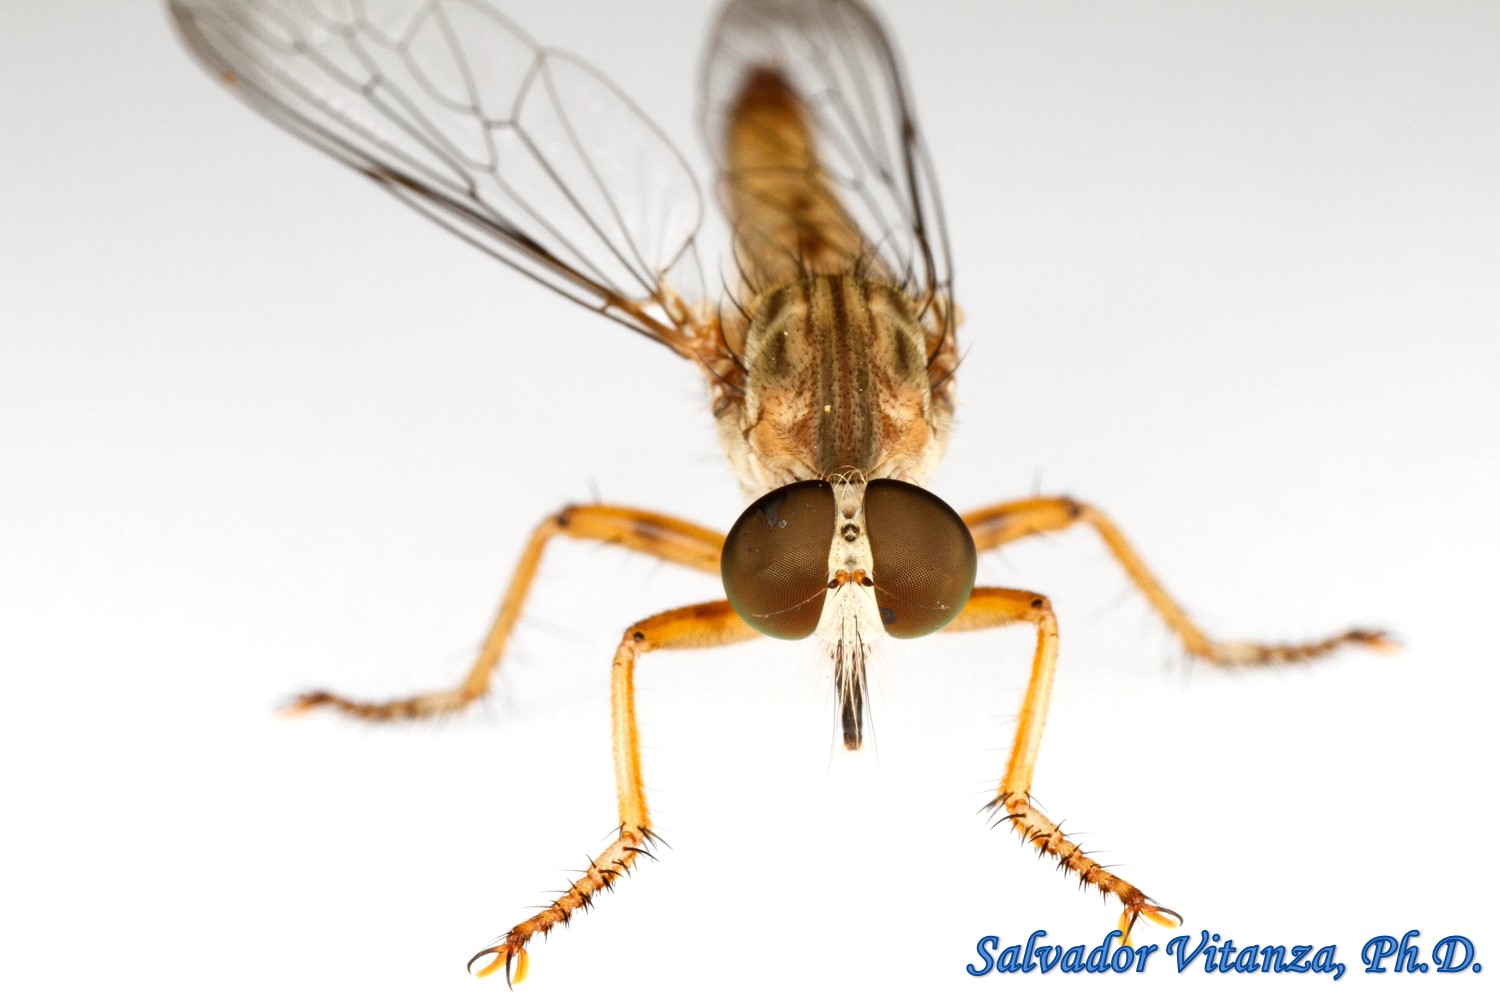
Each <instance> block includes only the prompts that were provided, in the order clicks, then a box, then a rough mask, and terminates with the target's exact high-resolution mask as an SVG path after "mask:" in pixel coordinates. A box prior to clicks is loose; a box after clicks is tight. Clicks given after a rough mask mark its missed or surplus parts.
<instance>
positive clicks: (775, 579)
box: [719, 479, 836, 639]
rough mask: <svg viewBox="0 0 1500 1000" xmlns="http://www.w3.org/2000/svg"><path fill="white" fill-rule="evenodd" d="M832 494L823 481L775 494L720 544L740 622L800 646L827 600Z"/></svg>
mask: <svg viewBox="0 0 1500 1000" xmlns="http://www.w3.org/2000/svg"><path fill="white" fill-rule="evenodd" d="M835 520H836V518H835V512H834V500H833V487H832V486H830V485H828V483H826V482H824V481H823V480H821V479H814V480H808V481H806V482H801V483H792V484H790V485H788V486H783V487H781V488H780V489H775V490H772V491H771V492H770V493H767V494H766V495H765V496H763V497H761V498H760V499H759V500H757V501H755V502H754V503H753V504H751V505H750V507H749V509H748V510H746V511H745V513H743V514H741V515H740V519H739V520H738V521H736V522H734V527H733V528H730V529H729V534H728V536H727V537H726V538H725V539H724V554H723V558H721V559H720V560H719V565H720V568H721V571H722V573H723V576H724V593H725V595H726V596H728V598H729V603H730V605H731V606H732V607H733V608H734V610H735V613H736V614H738V615H739V616H740V617H741V618H743V619H744V620H745V623H746V624H747V625H749V626H750V627H751V628H753V629H755V630H756V631H759V632H764V633H765V634H766V635H769V636H771V637H772V638H773V639H805V638H807V637H808V636H810V635H812V634H813V631H814V630H815V629H816V628H817V627H818V619H819V618H820V617H822V615H823V601H824V598H825V597H827V595H828V555H829V552H830V550H831V549H832V548H833V531H834V521H835Z"/></svg>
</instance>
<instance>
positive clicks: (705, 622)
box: [469, 601, 760, 984]
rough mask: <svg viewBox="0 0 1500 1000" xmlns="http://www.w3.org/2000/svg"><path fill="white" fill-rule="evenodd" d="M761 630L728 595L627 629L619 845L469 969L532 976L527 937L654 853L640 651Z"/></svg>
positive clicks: (727, 640) (619, 692)
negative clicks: (639, 716) (638, 706)
mask: <svg viewBox="0 0 1500 1000" xmlns="http://www.w3.org/2000/svg"><path fill="white" fill-rule="evenodd" d="M759 635H760V633H759V632H757V631H755V630H754V629H752V628H751V627H750V626H749V625H746V624H745V623H744V622H743V621H742V620H741V619H740V616H739V615H737V614H735V612H734V609H733V608H731V607H730V606H729V602H728V601H713V602H710V603H707V604H694V605H692V606H690V607H686V608H678V609H677V610H675V611H666V612H663V613H661V614H659V615H653V616H652V617H650V618H647V619H644V620H643V621H639V622H637V623H636V624H634V625H632V626H630V627H629V628H628V629H626V630H625V635H624V637H623V638H622V639H621V640H620V645H619V647H618V648H616V650H615V659H614V665H613V666H612V667H611V669H610V682H609V705H610V726H611V732H612V734H613V747H614V758H615V793H616V795H617V796H618V798H619V811H620V826H619V831H618V833H617V835H616V837H615V840H614V842H613V843H611V844H610V845H609V846H608V847H606V848H605V849H604V851H603V852H602V853H601V854H599V855H598V856H597V857H596V858H594V859H593V860H592V861H591V862H590V864H589V866H588V868H587V870H585V871H584V873H583V874H582V875H580V876H579V877H578V879H576V880H575V881H574V882H573V884H572V885H570V886H569V887H568V889H567V891H566V892H564V893H563V894H562V895H561V896H559V897H558V898H557V900H556V901H555V902H553V904H552V905H551V906H549V907H547V908H546V909H545V910H542V911H541V912H540V913H538V914H537V915H536V916H534V917H532V918H531V919H529V920H523V921H522V922H521V923H519V924H517V925H516V926H515V927H512V928H511V929H510V931H508V932H507V933H506V934H505V936H504V937H502V938H501V939H500V941H499V943H497V944H495V945H492V946H491V947H489V948H486V949H484V950H483V951H481V952H480V953H479V954H477V955H475V956H474V957H473V958H471V959H469V968H470V969H471V970H472V969H474V965H475V963H477V962H479V961H480V960H481V959H485V958H488V961H487V962H486V963H485V964H484V965H483V966H481V967H480V968H479V969H478V970H477V974H478V975H481V976H487V975H489V974H490V973H492V972H494V971H495V970H496V969H499V968H501V967H504V969H505V978H506V980H507V982H510V983H512V984H514V983H517V982H520V981H521V979H522V978H524V977H525V975H526V968H527V964H528V960H527V955H526V943H527V942H528V941H529V940H530V939H531V938H532V937H534V936H535V935H537V934H541V935H543V936H545V935H546V934H548V933H550V932H551V931H552V929H553V928H555V927H557V926H558V925H559V924H566V923H567V922H568V921H569V920H571V919H572V917H573V914H574V913H576V912H577V911H578V910H580V909H586V908H588V907H589V906H590V905H592V902H593V899H594V897H595V896H596V895H597V894H598V893H599V891H600V890H601V889H607V888H610V887H611V886H613V885H614V883H615V882H616V880H618V879H619V878H620V877H621V876H623V875H625V873H627V872H628V871H630V869H631V867H632V866H634V864H635V862H636V859H637V858H638V857H640V855H642V854H645V855H647V856H648V857H649V856H650V853H651V845H652V844H653V843H654V837H653V834H652V832H651V815H650V813H649V812H648V811H647V809H646V791H645V787H644V785H643V784H642V782H641V751H640V734H639V733H638V732H637V730H636V721H635V665H636V660H637V659H639V658H640V656H641V654H642V653H650V652H654V651H655V650H659V649H705V648H711V647H716V646H728V645H730V644H732V643H736V642H744V641H745V640H747V639H754V638H757V637H758V636H759Z"/></svg>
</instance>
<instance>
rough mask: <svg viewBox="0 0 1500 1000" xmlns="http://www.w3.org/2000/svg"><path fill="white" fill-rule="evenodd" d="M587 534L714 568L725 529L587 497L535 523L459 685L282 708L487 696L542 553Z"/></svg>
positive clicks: (362, 713)
mask: <svg viewBox="0 0 1500 1000" xmlns="http://www.w3.org/2000/svg"><path fill="white" fill-rule="evenodd" d="M559 535H561V536H563V537H566V538H577V539H586V540H591V541H596V542H605V543H607V544H610V545H620V546H624V547H625V548H627V549H632V550H634V551H636V552H642V553H645V554H646V555H649V556H655V557H656V558H658V559H663V560H665V561H667V562H671V563H676V564H678V565H679V566H687V567H688V568H690V569H698V570H703V571H704V572H705V573H718V572H719V552H720V550H722V549H723V547H724V536H723V535H721V534H719V533H718V532H716V531H710V530H709V529H707V528H700V527H698V526H697V525H695V524H690V523H688V522H687V521H680V520H678V519H677V518H675V517H667V516H665V515H663V514H653V513H651V512H650V511H645V510H634V509H632V508H629V507H606V506H601V505H589V506H580V507H567V508H564V509H563V510H561V511H559V512H558V513H556V514H554V515H552V516H551V517H549V518H547V519H546V520H545V521H543V522H542V523H541V524H539V525H537V527H536V530H535V531H533V532H532V533H531V539H530V540H529V541H528V542H527V543H526V548H525V549H524V550H523V551H522V553H521V558H520V560H519V561H518V562H517V564H516V569H515V572H514V573H513V574H512V575H511V580H510V587H509V588H507V590H506V591H505V597H504V599H502V600H501V602H500V610H499V611H498V612H496V614H495V620H494V623H493V624H491V625H490V631H489V635H488V636H486V637H485V640H484V645H483V647H481V648H480V650H479V655H478V657H477V658H476V659H475V661H474V665H473V666H472V667H470V668H469V673H468V675H467V676H466V677H465V678H464V679H463V682H462V683H460V684H459V685H458V686H457V687H454V688H449V689H445V690H441V691H432V692H428V693H426V694H419V695H415V696H413V697H410V698H400V699H397V700H394V701H374V702H371V701H354V700H352V699H349V698H345V697H343V696H342V695H337V694H331V693H329V692H327V691H309V692H307V693H306V694H302V695H299V696H297V698H296V699H294V700H293V701H292V703H291V704H290V705H288V706H287V709H286V711H287V712H288V713H289V714H298V713H301V712H304V711H306V710H308V709H310V708H315V707H318V706H327V707H328V708H332V709H335V710H337V711H340V712H344V713H346V714H348V715H353V716H356V717H358V718H361V719H368V720H371V721H388V720H391V719H418V718H425V717H429V716H434V715H443V714H446V713H449V712H456V711H458V710H459V709H461V708H463V707H465V706H466V705H468V704H469V703H471V702H473V701H475V700H477V699H479V698H481V697H483V696H484V693H485V692H486V691H488V690H489V687H490V684H491V682H492V681H493V680H494V676H495V671H496V667H497V666H498V665H499V663H500V657H501V655H502V654H503V653H504V652H505V644H506V641H507V640H509V639H510V634H511V631H512V630H513V629H514V628H515V625H516V620H517V619H518V618H519V617H520V616H521V607H522V606H523V605H524V604H525V603H526V595H527V594H528V593H529V592H530V590H531V584H532V581H533V580H535V578H536V571H537V567H538V565H539V564H540V563H541V561H542V550H543V549H545V548H546V546H547V543H548V542H549V541H551V540H552V539H553V538H556V537H557V536H559Z"/></svg>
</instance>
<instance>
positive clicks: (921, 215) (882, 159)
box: [703, 0, 953, 346]
mask: <svg viewBox="0 0 1500 1000" xmlns="http://www.w3.org/2000/svg"><path fill="white" fill-rule="evenodd" d="M703 92H704V101H705V106H704V112H703V115H704V127H705V130H706V132H707V134H708V139H709V142H710V144H711V145H712V147H713V148H714V150H715V151H716V153H717V155H718V157H719V186H720V194H721V197H722V199H723V202H724V206H725V210H726V212H727V213H728V215H729V219H730V223H731V225H732V226H733V227H734V231H735V256H736V261H737V263H738V265H739V269H740V273H741V275H742V277H743V279H744V285H745V286H746V288H747V290H748V291H749V292H750V293H751V294H752V295H753V294H754V293H756V292H759V291H766V290H769V289H770V288H773V287H775V286H777V285H780V284H786V283H788V282H790V281H794V280H797V279H798V278H800V277H801V276H803V275H806V274H809V273H812V274H826V273H850V272H851V271H853V272H855V273H860V274H863V275H864V276H865V277H867V278H869V279H871V280H876V281H884V282H888V283H890V284H893V285H896V286H898V287H900V288H901V289H902V290H903V291H905V292H906V293H907V295H908V296H909V297H911V299H912V300H913V301H914V302H916V303H917V304H918V306H919V307H920V308H921V310H922V312H923V314H924V318H925V320H926V322H927V323H928V324H929V329H930V330H931V331H932V332H933V333H934V334H935V337H934V340H935V341H936V343H937V344H939V345H943V346H951V334H952V329H951V327H952V325H953V324H952V319H951V316H952V312H953V310H952V307H951V305H950V301H951V300H950V296H951V291H952V273H951V266H950V263H949V255H948V240H947V233H946V231H945V229H944V227H943V219H942V207H941V204H940V203H939V200H938V192H937V184H936V181H935V179H934V177H933V171H932V165H931V163H930V161H929V159H928V156H927V151H926V148H925V147H924V146H923V144H922V138H921V134H920V132H919V130H918V128H917V122H916V118H915V116H914V113H913V111H912V106H911V99H910V97H909V96H908V94H907V89H906V85H905V83H904V80H903V76H902V72H901V67H900V64H899V62H898V61H897V56H896V51H895V47H894V46H893V45H892V44H891V41H890V39H889V38H888V37H887V36H886V34H885V31H884V30H883V29H882V28H881V26H880V23H879V22H878V21H877V20H876V19H875V17H874V15H873V14H871V13H870V11H869V10H868V9H866V8H865V7H864V6H862V5H861V4H859V3H858V2H856V0H732V2H731V3H730V4H729V5H728V7H726V8H725V10H724V12H723V14H722V15H721V16H720V19H719V22H718V26H717V28H716V29H715V32H714V38H713V41H712V43H711V45H710V47H709V52H708V56H707V59H706V61H705V63H704V85H703Z"/></svg>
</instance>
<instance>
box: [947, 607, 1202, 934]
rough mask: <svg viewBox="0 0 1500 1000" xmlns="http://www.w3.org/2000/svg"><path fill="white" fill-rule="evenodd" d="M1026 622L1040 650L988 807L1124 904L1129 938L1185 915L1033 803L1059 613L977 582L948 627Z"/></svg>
mask: <svg viewBox="0 0 1500 1000" xmlns="http://www.w3.org/2000/svg"><path fill="white" fill-rule="evenodd" d="M1019 623H1025V624H1028V625H1030V626H1032V628H1034V629H1036V652H1035V654H1034V655H1033V656H1032V660H1031V679H1030V681H1028V682H1027V685H1026V700H1025V701H1024V702H1023V703H1022V705H1021V718H1020V723H1019V724H1018V725H1017V727H1016V738H1015V742H1014V744H1012V746H1011V750H1010V763H1009V764H1008V765H1006V768H1005V777H1004V778H1002V779H1001V780H1000V788H999V791H998V792H997V793H996V795H995V798H994V800H993V801H992V802H991V803H990V809H992V810H994V811H995V812H997V813H999V814H1000V820H999V821H1000V822H1009V823H1010V824H1011V826H1012V827H1014V828H1015V829H1016V830H1017V831H1018V832H1019V833H1020V834H1021V838H1022V839H1023V840H1025V841H1026V842H1027V843H1028V844H1031V845H1032V846H1033V847H1035V848H1036V849H1037V850H1039V851H1040V852H1041V853H1043V854H1046V855H1049V856H1051V857H1054V858H1056V859H1057V864H1058V867H1060V868H1066V869H1067V870H1068V871H1070V872H1072V873H1073V874H1074V875H1077V876H1078V878H1079V879H1080V880H1081V881H1082V882H1083V883H1084V884H1086V885H1092V886H1094V887H1095V888H1097V889H1098V890H1099V891H1100V892H1101V893H1103V894H1105V895H1110V896H1114V897H1115V898H1116V899H1118V900H1119V901H1120V903H1121V905H1122V906H1123V907H1124V911H1123V912H1122V913H1121V914H1120V930H1121V931H1122V932H1123V933H1124V934H1125V936H1126V937H1127V938H1128V937H1129V936H1130V930H1131V928H1132V927H1134V926H1135V921H1136V919H1137V918H1138V917H1142V916H1144V917H1147V918H1148V919H1151V920H1155V921H1157V922H1158V923H1163V924H1165V923H1168V922H1169V919H1175V920H1176V922H1177V923H1181V922H1182V918H1181V917H1180V916H1178V915H1177V914H1176V913H1175V912H1173V911H1172V910H1169V909H1167V908H1166V907H1163V906H1158V905H1157V904H1156V902H1155V901H1154V900H1152V899H1151V897H1149V896H1147V895H1146V894H1145V893H1143V892H1141V890H1139V889H1137V888H1136V887H1135V886H1134V885H1131V884H1130V883H1129V882H1127V881H1125V880H1124V879H1122V878H1120V877H1119V876H1117V875H1114V874H1112V873H1111V872H1109V871H1107V870H1106V869H1105V868H1103V867H1102V866H1101V865H1100V864H1099V863H1098V862H1097V861H1095V860H1094V859H1093V858H1090V857H1089V856H1088V855H1087V854H1085V853H1083V850H1082V848H1080V847H1079V846H1078V845H1077V844H1075V843H1074V842H1073V841H1071V840H1069V839H1068V838H1067V837H1066V836H1065V835H1064V834H1063V831H1062V828H1061V827H1059V826H1058V825H1057V824H1056V823H1054V822H1053V821H1052V820H1050V819H1048V818H1047V817H1046V816H1045V815H1043V813H1042V811H1041V810H1040V809H1038V808H1036V806H1034V805H1033V804H1032V802H1031V779H1032V775H1033V774H1034V773H1035V771H1036V758H1037V754H1038V752H1039V751H1040V750H1041V746H1042V729H1043V727H1044V726H1046V724H1047V703H1048V702H1049V701H1050V700H1051V698H1052V678H1053V675H1054V674H1056V672H1057V616H1056V615H1055V614H1053V612H1052V605H1051V603H1050V602H1049V601H1048V600H1047V598H1045V597H1043V596H1042V595H1041V594H1035V593H1032V592H1031V591H1029V590H1006V589H1004V588H1001V587H975V588H974V593H973V595H972V596H970V598H969V603H968V604H966V605H964V609H963V611H961V612H959V615H958V617H957V618H955V619H954V620H953V622H952V623H951V624H949V625H948V628H947V631H967V630H973V629H982V628H998V627H1000V626H1002V625H1014V624H1019Z"/></svg>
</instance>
